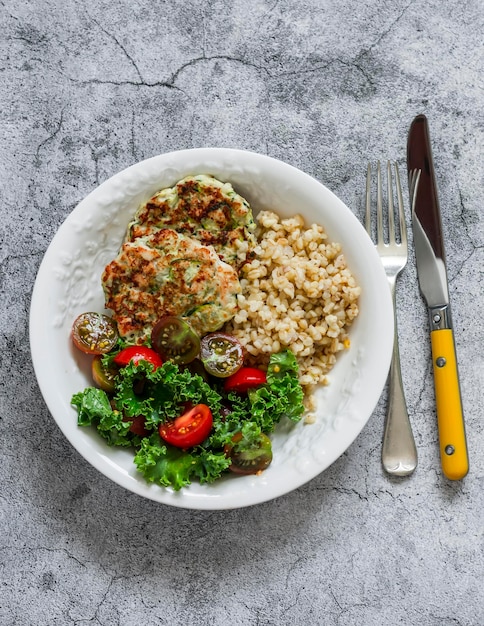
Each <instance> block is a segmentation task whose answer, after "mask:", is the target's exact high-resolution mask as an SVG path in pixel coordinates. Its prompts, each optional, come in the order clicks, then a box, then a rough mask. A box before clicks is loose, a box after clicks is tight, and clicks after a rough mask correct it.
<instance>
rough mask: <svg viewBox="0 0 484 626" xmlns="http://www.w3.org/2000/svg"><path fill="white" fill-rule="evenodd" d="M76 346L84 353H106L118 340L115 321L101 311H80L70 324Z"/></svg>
mask: <svg viewBox="0 0 484 626" xmlns="http://www.w3.org/2000/svg"><path fill="white" fill-rule="evenodd" d="M71 337H72V341H73V343H74V345H75V346H76V348H79V350H81V351H82V352H85V353H86V354H107V353H108V352H111V350H112V349H113V348H114V346H115V345H116V342H117V341H118V329H117V327H116V322H115V321H114V320H113V319H111V318H110V317H108V316H107V315H102V314H101V313H82V314H81V315H79V317H77V318H76V319H75V321H74V324H73V325H72V332H71Z"/></svg>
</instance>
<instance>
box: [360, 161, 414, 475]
mask: <svg viewBox="0 0 484 626" xmlns="http://www.w3.org/2000/svg"><path fill="white" fill-rule="evenodd" d="M394 169H395V187H396V198H397V207H398V231H399V240H398V239H397V236H396V226H395V216H394V191H393V182H392V167H391V163H390V161H388V163H387V190H388V191H387V203H386V204H387V210H386V220H384V217H383V191H382V176H381V167H380V162H378V164H377V170H376V177H377V197H376V238H374V239H376V242H375V247H376V250H377V252H378V254H379V255H380V258H381V261H382V264H383V267H384V269H385V273H386V275H387V278H388V283H389V285H390V290H391V293H392V299H393V311H394V316H395V325H394V328H395V331H394V343H393V355H392V361H391V365H390V372H389V381H390V382H389V400H388V408H387V414H386V419H385V429H384V435H383V447H382V465H383V467H384V469H385V471H386V472H387V473H388V474H391V475H394V476H407V475H409V474H411V473H412V472H413V471H414V470H415V468H416V467H417V449H416V446H415V440H414V437H413V433H412V427H411V424H410V419H409V416H408V411H407V405H406V402H405V394H404V390H403V383H402V374H401V367H400V350H399V345H398V329H397V309H396V295H395V291H396V290H395V287H396V282H397V277H398V275H399V274H400V272H401V271H402V270H403V268H404V267H405V265H406V263H407V256H408V250H407V230H406V223H405V214H404V208H403V196H402V188H401V183H400V176H399V171H398V166H397V164H396V163H395V164H394ZM371 178H372V172H371V165H370V164H369V165H368V170H367V178H366V215H365V226H366V230H367V232H368V234H369V235H370V237H372V230H373V229H372V218H371V215H372V210H371V207H372V201H371ZM417 185H418V176H417V177H415V179H414V181H413V187H412V190H411V192H412V197H415V195H414V194H415V190H416V188H417ZM385 223H386V224H387V230H388V237H387V238H386V239H387V241H385V236H384V231H385V227H384V226H385Z"/></svg>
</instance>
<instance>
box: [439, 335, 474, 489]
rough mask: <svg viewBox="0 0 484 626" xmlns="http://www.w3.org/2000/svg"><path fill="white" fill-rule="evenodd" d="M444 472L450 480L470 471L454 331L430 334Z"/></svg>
mask: <svg viewBox="0 0 484 626" xmlns="http://www.w3.org/2000/svg"><path fill="white" fill-rule="evenodd" d="M430 339H431V344H432V363H433V368H434V383H435V400H436V405H437V425H438V429H439V445H440V458H441V462H442V470H443V472H444V474H445V476H446V477H447V478H449V479H450V480H460V479H461V478H464V476H465V475H466V474H467V472H468V471H469V459H468V454H467V444H466V434H465V426H464V414H463V411H462V400H461V395H460V386H459V374H458V371H457V359H456V353H455V343H454V335H453V332H452V329H450V328H446V329H440V330H433V331H432V332H431V333H430Z"/></svg>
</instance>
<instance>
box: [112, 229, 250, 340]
mask: <svg viewBox="0 0 484 626" xmlns="http://www.w3.org/2000/svg"><path fill="white" fill-rule="evenodd" d="M102 282H103V288H104V292H105V297H106V307H107V308H109V309H111V310H112V311H113V317H114V319H115V320H116V322H117V324H118V329H119V332H120V335H121V336H122V337H125V338H126V339H128V340H130V341H135V342H137V343H143V342H144V341H146V339H148V338H149V336H150V333H151V328H152V326H153V324H154V323H155V322H156V320H157V319H159V318H160V317H161V316H162V315H180V316H182V317H184V318H186V319H187V320H188V321H189V322H190V324H191V325H192V326H193V328H194V330H196V331H197V332H198V333H199V334H205V333H207V332H211V331H213V330H217V329H218V328H220V327H221V326H222V325H223V324H224V323H225V322H226V321H228V320H229V319H231V318H232V316H233V315H234V313H235V308H236V296H237V294H238V293H239V292H240V284H239V280H238V277H237V272H236V271H235V269H234V268H232V267H231V266H229V265H228V264H226V263H224V262H223V261H221V260H220V258H219V257H218V255H217V254H216V253H215V251H214V250H213V248H210V247H207V246H204V245H202V244H201V243H200V242H198V241H195V240H194V239H191V238H190V237H186V236H185V235H183V234H180V233H177V232H175V231H174V230H171V229H162V230H157V231H155V232H154V233H153V234H151V235H148V236H145V237H142V238H138V239H136V241H134V242H126V243H125V244H123V246H122V248H121V250H120V252H119V254H118V256H117V257H116V258H115V259H114V260H113V261H112V262H111V263H109V265H107V266H106V268H105V270H104V273H103V276H102Z"/></svg>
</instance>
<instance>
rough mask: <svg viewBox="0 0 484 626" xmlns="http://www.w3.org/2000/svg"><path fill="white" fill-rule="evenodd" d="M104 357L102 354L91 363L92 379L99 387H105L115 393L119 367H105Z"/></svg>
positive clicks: (107, 390) (108, 391)
mask: <svg viewBox="0 0 484 626" xmlns="http://www.w3.org/2000/svg"><path fill="white" fill-rule="evenodd" d="M102 359H103V357H102V356H101V355H100V354H98V355H96V356H95V357H94V358H93V360H92V364H91V373H92V379H93V381H94V384H95V385H96V386H97V387H99V389H103V390H104V391H106V392H107V393H114V391H115V380H116V376H117V374H118V372H119V369H118V368H117V367H116V366H113V367H109V368H108V367H104V365H103V361H102Z"/></svg>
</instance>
